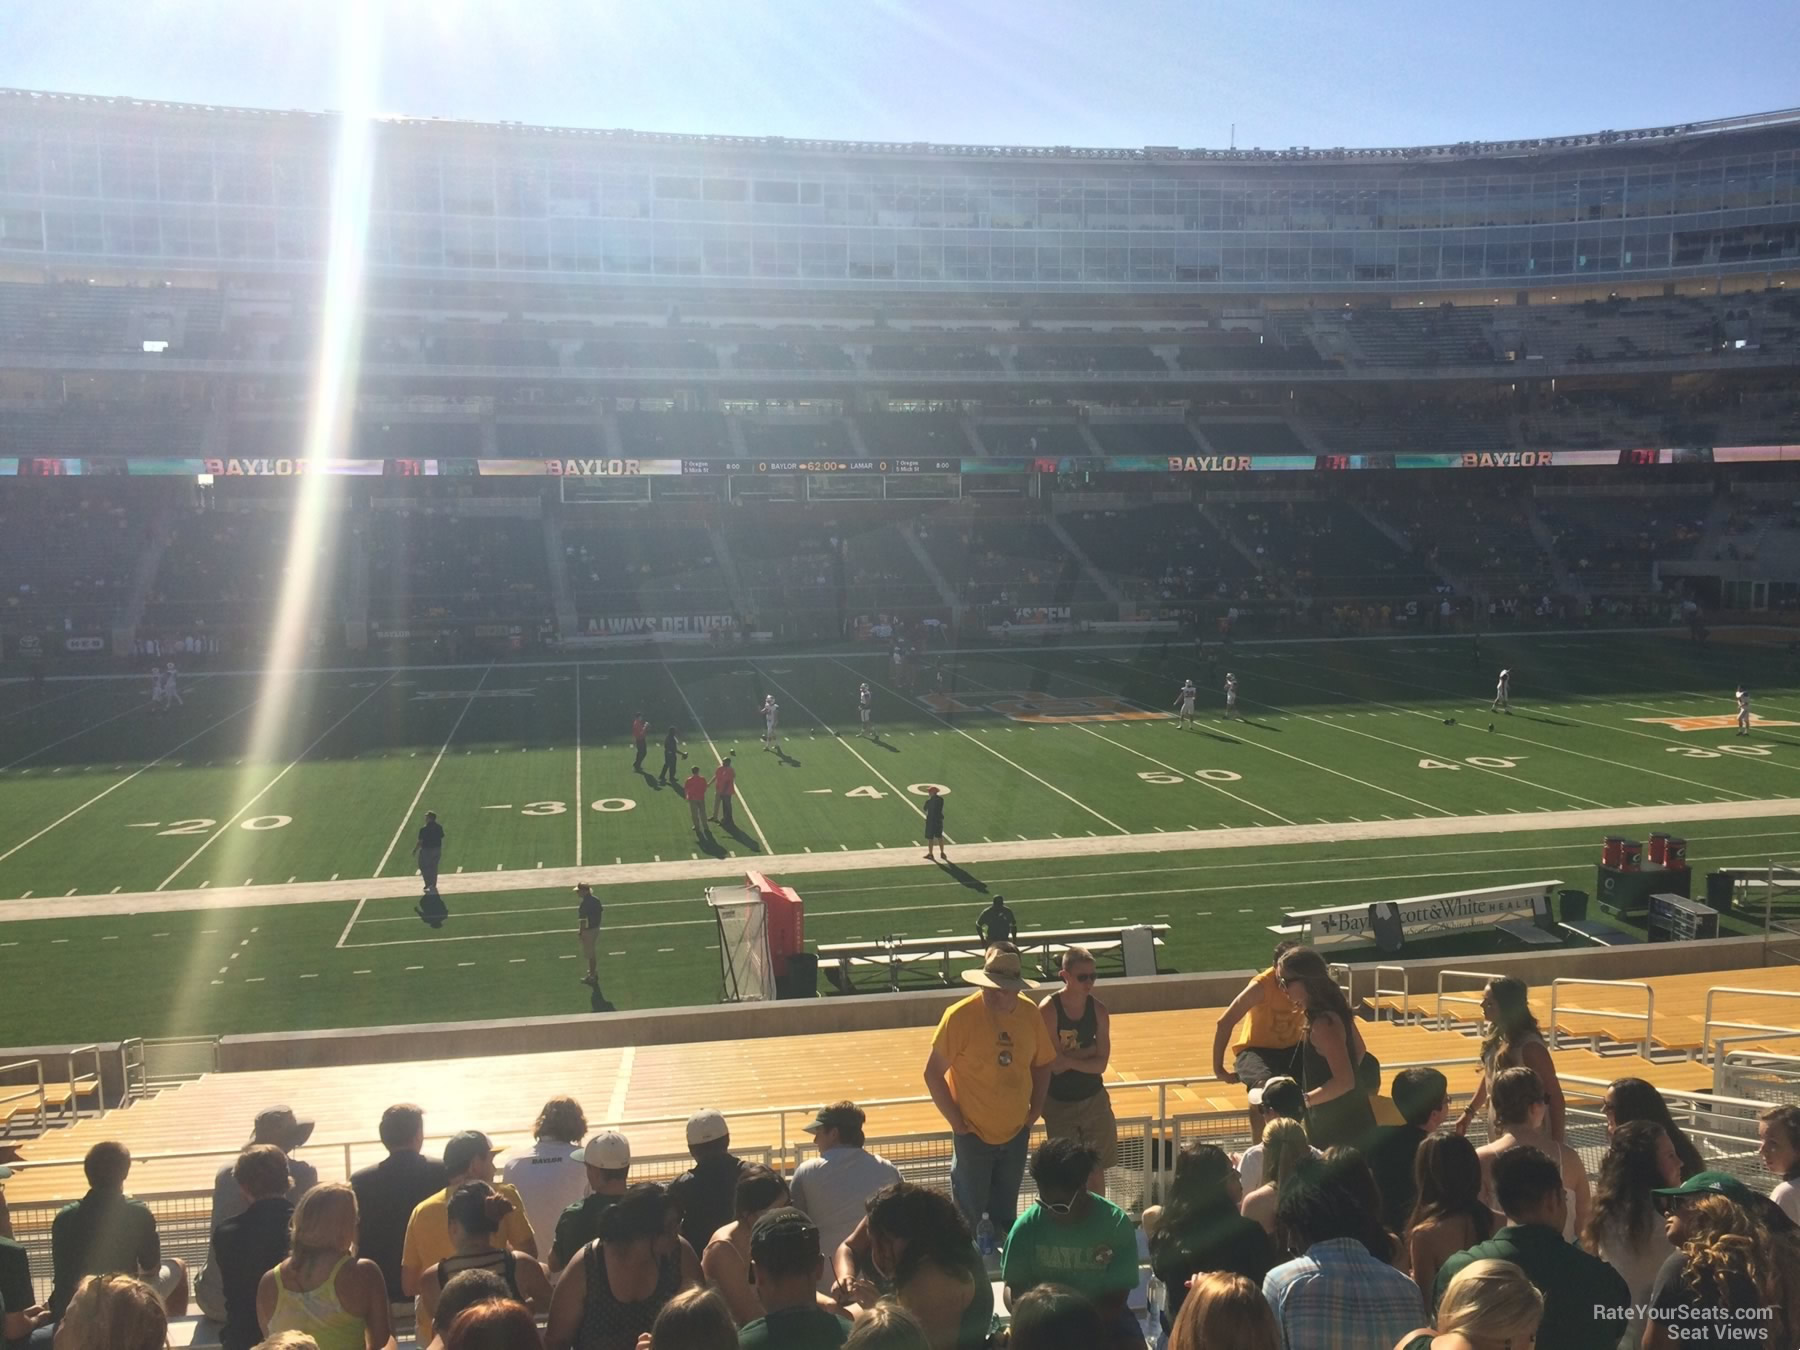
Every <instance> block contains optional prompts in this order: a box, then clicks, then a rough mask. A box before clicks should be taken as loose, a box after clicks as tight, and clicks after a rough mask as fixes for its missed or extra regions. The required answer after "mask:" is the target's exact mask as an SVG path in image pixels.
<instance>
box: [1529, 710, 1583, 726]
mask: <svg viewBox="0 0 1800 1350" xmlns="http://www.w3.org/2000/svg"><path fill="white" fill-rule="evenodd" d="M1519 716H1520V717H1521V718H1523V719H1524V720H1525V721H1527V722H1537V723H1539V724H1540V725H1542V726H1546V727H1572V726H1574V725H1575V723H1573V722H1564V721H1562V720H1561V719H1560V718H1555V717H1533V716H1532V715H1531V714H1530V713H1520V714H1519Z"/></svg>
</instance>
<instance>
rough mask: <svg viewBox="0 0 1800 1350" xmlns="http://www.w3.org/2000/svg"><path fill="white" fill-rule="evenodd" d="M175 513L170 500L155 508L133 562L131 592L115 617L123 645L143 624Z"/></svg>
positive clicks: (169, 537) (172, 537)
mask: <svg viewBox="0 0 1800 1350" xmlns="http://www.w3.org/2000/svg"><path fill="white" fill-rule="evenodd" d="M177 514H178V508H177V505H176V502H175V499H174V498H170V499H169V500H168V501H165V502H164V503H163V504H162V505H161V506H160V507H158V508H157V512H156V519H155V520H154V521H152V522H151V524H150V531H149V535H148V537H147V538H146V539H145V541H144V551H143V552H142V553H140V554H139V555H138V559H137V563H136V565H135V566H134V567H133V568H132V572H131V591H130V594H129V595H127V597H126V599H125V609H124V612H123V613H121V614H120V615H119V618H118V624H119V628H120V630H121V631H122V632H123V633H124V634H125V638H126V643H127V645H129V643H130V641H131V638H132V636H133V635H134V634H135V631H136V629H137V627H138V625H139V624H141V623H143V621H144V609H145V607H146V606H147V605H149V603H150V597H151V596H152V595H153V594H155V592H156V573H157V570H158V569H159V568H160V567H161V566H162V560H163V554H165V553H167V552H168V551H169V544H170V541H172V540H173V539H174V538H175V520H176V516H177Z"/></svg>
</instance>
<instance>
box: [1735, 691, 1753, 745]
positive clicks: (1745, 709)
mask: <svg viewBox="0 0 1800 1350" xmlns="http://www.w3.org/2000/svg"><path fill="white" fill-rule="evenodd" d="M1737 708H1738V729H1737V734H1738V735H1740V736H1748V735H1749V734H1750V695H1749V694H1748V693H1747V692H1746V691H1745V690H1743V689H1739V690H1738V691H1737Z"/></svg>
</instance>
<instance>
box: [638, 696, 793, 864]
mask: <svg viewBox="0 0 1800 1350" xmlns="http://www.w3.org/2000/svg"><path fill="white" fill-rule="evenodd" d="M662 668H663V674H665V675H667V676H668V677H669V683H670V684H672V685H674V686H675V692H676V694H678V695H679V696H680V698H681V701H682V703H683V705H685V706H686V708H687V710H688V716H689V717H691V718H693V719H694V725H695V726H696V727H698V728H699V729H700V736H701V738H702V739H703V740H704V741H705V742H706V748H707V749H708V750H710V751H712V757H713V763H714V764H723V763H724V762H725V757H724V756H723V755H721V754H720V753H719V747H718V746H716V745H714V744H713V738H712V736H711V734H710V733H708V731H707V730H706V723H704V722H702V721H701V720H700V713H699V710H698V709H696V708H695V707H694V701H693V700H692V699H690V698H689V697H688V696H687V690H685V689H683V688H682V687H681V681H680V680H678V679H676V678H675V672H674V671H672V670H670V669H669V663H668V662H667V661H664V662H663V663H662ZM737 804H738V805H739V806H741V807H743V808H744V819H746V820H748V821H749V822H750V828H751V829H753V830H755V831H756V838H757V840H758V841H759V842H760V843H761V844H762V851H763V853H764V855H765V856H766V855H767V854H768V853H769V837H768V836H767V835H766V834H764V833H763V829H762V826H761V825H759V824H757V823H756V812H754V811H752V810H751V809H750V803H749V802H748V801H746V800H745V798H744V789H743V788H741V787H740V788H738V789H737Z"/></svg>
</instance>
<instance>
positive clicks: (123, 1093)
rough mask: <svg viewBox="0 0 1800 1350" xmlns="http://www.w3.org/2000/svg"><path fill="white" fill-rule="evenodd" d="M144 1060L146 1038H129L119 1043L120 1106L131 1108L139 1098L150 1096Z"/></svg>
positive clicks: (146, 1066)
mask: <svg viewBox="0 0 1800 1350" xmlns="http://www.w3.org/2000/svg"><path fill="white" fill-rule="evenodd" d="M147 1073H148V1065H147V1064H146V1062H145V1059H144V1038H143V1037H142V1036H127V1037H126V1038H125V1039H124V1040H122V1041H120V1042H119V1105H121V1106H130V1105H131V1104H132V1103H133V1102H134V1101H136V1100H137V1099H138V1098H139V1097H148V1096H149V1095H150V1082H149V1079H148V1077H147Z"/></svg>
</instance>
